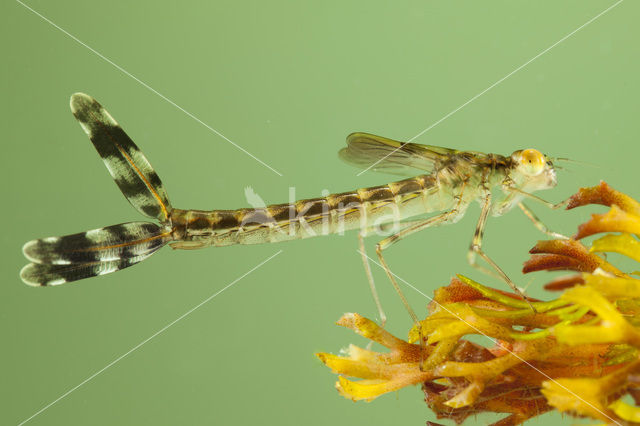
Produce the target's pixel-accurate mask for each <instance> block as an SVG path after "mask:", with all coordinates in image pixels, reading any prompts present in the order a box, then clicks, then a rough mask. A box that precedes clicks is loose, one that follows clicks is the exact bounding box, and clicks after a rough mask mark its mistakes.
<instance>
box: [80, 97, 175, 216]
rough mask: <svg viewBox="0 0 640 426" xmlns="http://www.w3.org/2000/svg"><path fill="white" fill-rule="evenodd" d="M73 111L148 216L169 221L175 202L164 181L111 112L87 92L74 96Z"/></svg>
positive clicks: (117, 178) (115, 175)
mask: <svg viewBox="0 0 640 426" xmlns="http://www.w3.org/2000/svg"><path fill="white" fill-rule="evenodd" d="M71 112H72V113H73V115H74V116H75V117H76V119H77V120H78V122H79V123H80V125H81V126H82V128H83V129H84V131H85V132H86V134H87V135H88V136H89V139H91V142H93V145H94V146H95V148H96V150H97V151H98V153H99V154H100V156H101V157H102V160H103V161H104V163H105V165H106V166H107V168H108V169H109V173H111V176H112V177H113V179H114V180H115V181H116V184H117V185H118V187H119V188H120V190H121V191H122V193H123V194H124V196H125V197H126V198H127V200H129V202H130V203H131V205H133V207H135V208H136V209H137V210H138V211H140V212H141V213H142V214H144V215H146V216H149V217H151V218H154V219H158V220H159V221H161V222H167V221H168V219H169V214H170V212H171V205H170V203H169V197H168V196H167V192H166V190H165V189H164V186H163V185H162V181H160V178H159V177H158V175H157V174H156V172H155V171H154V170H153V167H151V164H150V163H149V161H148V160H147V158H146V157H145V156H144V154H143V153H142V152H141V151H140V149H139V148H138V147H137V146H136V144H135V143H134V142H133V141H132V140H131V138H130V137H129V136H127V134H126V133H125V132H124V130H122V128H121V127H120V126H119V125H118V123H117V122H116V120H114V119H113V117H112V116H111V114H109V113H108V112H107V111H106V110H105V109H104V108H103V107H102V105H100V104H99V103H98V101H96V100H95V99H93V98H92V97H91V96H89V95H86V94H84V93H75V94H73V95H72V96H71Z"/></svg>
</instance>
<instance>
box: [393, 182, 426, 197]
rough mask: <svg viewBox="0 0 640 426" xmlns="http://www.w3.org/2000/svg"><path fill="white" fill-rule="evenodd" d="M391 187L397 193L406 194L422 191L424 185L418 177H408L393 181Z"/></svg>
mask: <svg viewBox="0 0 640 426" xmlns="http://www.w3.org/2000/svg"><path fill="white" fill-rule="evenodd" d="M389 187H391V189H392V190H393V192H395V193H396V195H405V194H410V193H413V192H420V191H422V189H423V186H422V185H421V184H420V181H419V180H418V179H406V180H401V181H399V182H392V183H390V184H389Z"/></svg>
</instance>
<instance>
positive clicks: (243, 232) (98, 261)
mask: <svg viewBox="0 0 640 426" xmlns="http://www.w3.org/2000/svg"><path fill="white" fill-rule="evenodd" d="M71 111H72V112H73V115H74V116H75V117H76V119H77V120H78V121H79V122H80V125H81V126H82V128H83V129H84V131H85V132H86V133H87V135H88V136H89V138H90V139H91V141H92V142H93V145H94V146H95V148H96V149H97V151H98V153H99V154H100V156H101V157H102V159H103V161H104V163H105V164H106V166H107V168H108V169H109V172H110V173H111V176H112V177H113V178H114V180H115V182H116V184H117V185H118V187H119V188H120V190H121V191H122V193H123V194H124V196H125V197H126V198H127V199H128V200H129V202H130V203H131V204H132V205H133V207H135V208H136V209H137V210H138V211H139V212H140V213H142V214H144V215H145V216H148V217H150V218H153V219H156V220H157V221H158V222H159V223H150V222H128V223H123V224H119V225H113V226H108V227H106V228H99V229H94V230H91V231H86V232H81V233H78V234H73V235H67V236H63V237H49V238H43V239H39V240H33V241H30V242H28V243H26V244H25V245H24V248H23V252H24V255H25V256H26V257H27V258H28V259H29V260H30V261H31V262H32V263H29V264H28V265H26V266H25V267H24V268H23V269H22V271H21V272H20V276H21V278H22V280H23V281H24V282H25V283H27V284H29V285H33V286H51V285H58V284H62V283H66V282H70V281H76V280H80V279H83V278H89V277H93V276H97V275H103V274H107V273H111V272H115V271H118V270H120V269H124V268H126V267H128V266H131V265H134V264H136V263H138V262H140V261H142V260H144V259H146V258H147V257H149V256H151V255H152V254H153V253H155V252H156V251H157V250H158V249H160V248H161V247H162V246H164V245H165V244H169V245H170V246H171V247H173V248H174V249H195V248H201V247H207V246H226V245H232V244H259V243H276V242H281V241H288V240H293V239H299V238H306V237H311V236H316V235H327V234H334V233H339V232H342V231H347V230H352V229H359V230H360V233H359V238H360V248H361V253H362V255H363V260H364V262H365V269H366V271H367V275H368V278H369V282H370V285H371V289H372V292H373V295H374V298H375V301H376V304H377V306H378V310H379V314H380V319H381V321H382V322H383V323H384V321H385V315H384V312H383V311H382V308H381V306H380V301H379V299H378V296H377V294H376V291H375V285H374V283H373V278H372V276H371V272H370V269H369V265H368V262H367V258H366V255H365V254H364V245H363V237H364V236H365V235H366V234H367V233H368V232H369V231H371V229H372V228H373V227H387V228H389V227H391V228H392V229H393V230H394V232H395V233H393V234H392V235H390V236H388V237H386V238H384V239H383V240H382V241H380V242H379V243H378V244H377V246H376V252H377V255H378V258H379V259H380V263H381V264H382V265H383V267H384V269H385V271H386V272H387V275H388V277H389V279H390V280H391V282H392V284H393V286H394V287H395V289H396V291H397V292H398V294H399V295H400V297H401V298H402V301H403V303H404V304H405V306H406V308H407V310H408V311H409V313H410V315H411V317H412V319H413V320H414V321H415V322H417V321H418V317H417V316H416V315H415V313H414V312H413V310H412V309H411V307H410V306H409V304H408V302H407V300H406V298H405V297H404V295H403V294H402V291H401V290H400V288H399V286H398V284H397V283H396V280H395V278H394V276H393V274H392V273H391V271H390V269H389V267H388V266H387V263H386V261H385V259H384V256H383V251H384V250H385V249H387V248H388V247H390V246H391V245H392V244H394V243H395V242H397V241H399V240H401V239H402V238H405V237H407V236H408V235H410V234H413V233H415V232H418V231H420V230H422V229H425V228H428V227H431V226H436V225H442V224H445V223H454V222H456V221H458V220H459V219H460V218H461V217H462V215H463V214H464V212H465V211H466V209H467V207H468V206H469V204H470V203H471V202H472V201H474V200H477V201H479V202H480V203H481V205H482V211H481V214H480V219H479V220H478V224H477V227H476V232H475V235H474V237H473V241H472V243H471V248H470V250H469V256H468V257H469V262H470V263H471V264H472V265H474V266H476V267H479V266H478V265H477V264H476V256H480V257H482V258H483V259H484V260H485V261H486V262H487V263H488V264H489V265H490V266H491V268H492V271H493V272H494V273H495V274H497V275H498V276H499V277H500V278H502V279H503V280H504V281H505V282H507V283H508V284H509V285H510V286H511V287H512V288H513V289H514V290H516V291H518V292H519V290H518V289H517V287H516V286H515V284H514V283H513V282H512V281H511V280H510V279H509V278H508V277H507V275H506V274H505V273H504V272H503V271H502V270H501V269H500V268H499V267H498V266H497V265H496V263H495V262H493V261H492V260H491V259H490V258H489V257H488V256H487V255H486V254H485V253H484V251H483V250H482V235H483V229H484V225H485V223H486V220H487V217H488V215H489V214H493V215H496V216H497V215H501V214H503V213H505V212H506V211H508V210H510V209H511V208H512V207H514V206H516V205H518V206H519V207H520V208H521V209H522V210H523V211H524V212H525V214H526V215H527V216H528V217H529V218H530V219H531V220H532V221H533V222H534V224H535V225H536V226H537V227H538V228H539V229H540V230H541V231H543V232H545V233H547V234H550V235H553V236H557V234H555V233H552V232H550V231H549V230H548V229H547V228H546V227H545V226H544V225H543V224H542V223H541V222H540V221H539V220H538V219H537V218H536V216H535V215H534V214H533V213H532V212H531V211H530V210H529V209H528V208H527V207H526V206H525V205H524V204H523V203H522V200H523V199H524V198H530V199H534V200H537V201H540V202H543V203H544V204H546V205H548V206H549V207H552V208H555V207H559V206H561V205H563V203H560V204H555V205H554V204H551V203H548V202H546V201H544V200H542V199H540V198H538V197H536V196H535V195H532V194H531V193H532V192H533V191H537V190H541V189H547V188H551V187H553V186H555V185H556V174H555V169H554V166H553V164H552V162H551V160H550V159H548V158H547V157H545V156H544V155H543V154H542V153H540V152H539V151H537V150H535V149H525V150H519V151H516V152H514V153H513V154H512V155H511V156H509V157H504V156H501V155H496V154H483V153H479V152H469V151H457V150H454V149H448V148H441V147H435V146H428V145H419V144H414V143H402V142H398V141H394V140H391V139H387V138H383V137H380V136H374V135H370V134H366V133H353V134H351V135H350V136H349V137H348V139H347V144H348V146H347V147H346V148H344V149H343V150H342V151H340V156H341V157H342V158H343V159H344V160H346V161H348V162H350V163H354V164H356V165H359V166H364V167H371V165H372V164H374V167H373V169H374V170H382V171H387V172H394V173H402V174H405V175H406V174H410V175H415V174H416V173H419V174H418V175H417V176H415V177H412V178H409V179H405V180H400V181H397V182H392V183H389V184H386V185H382V186H377V187H371V188H362V189H357V190H355V191H351V192H345V193H341V194H333V195H328V196H326V197H323V198H314V199H307V200H301V201H297V202H295V203H289V204H277V205H271V206H267V207H264V208H243V209H238V210H212V211H204V210H181V209H175V208H173V207H171V204H170V203H169V198H168V197H167V193H166V191H165V188H164V186H163V184H162V182H161V181H160V178H159V177H158V175H157V174H156V172H155V171H154V170H153V168H152V167H151V164H150V163H149V162H148V161H147V159H146V157H145V156H144V155H143V154H142V152H141V151H140V150H139V149H138V147H137V146H136V145H135V144H134V143H133V141H132V140H131V139H130V138H129V137H128V136H127V134H126V133H125V132H124V131H123V130H122V129H121V128H120V126H119V125H118V123H117V122H116V121H115V120H114V119H113V117H111V115H110V114H109V113H108V112H107V111H106V110H105V109H104V108H103V107H102V106H101V105H100V104H99V103H98V102H97V101H96V100H95V99H93V98H92V97H90V96H88V95H85V94H82V93H76V94H74V95H73V96H72V97H71ZM493 188H496V189H498V191H497V192H498V193H499V195H498V196H497V197H496V198H494V197H493V196H492V192H491V190H492V189H493ZM433 212H441V213H439V214H437V215H436V216H432V217H429V218H420V215H423V214H427V213H433ZM522 296H523V297H524V295H522Z"/></svg>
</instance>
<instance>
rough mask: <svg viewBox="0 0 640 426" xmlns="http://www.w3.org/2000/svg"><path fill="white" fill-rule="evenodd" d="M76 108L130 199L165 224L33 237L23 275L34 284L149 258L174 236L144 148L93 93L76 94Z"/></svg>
mask: <svg viewBox="0 0 640 426" xmlns="http://www.w3.org/2000/svg"><path fill="white" fill-rule="evenodd" d="M71 111H72V112H73V115H74V116H75V118H76V119H77V120H78V122H79V123H80V125H81V126H82V128H83V129H84V131H85V132H86V134H87V135H88V136H89V138H90V139H91V142H93V145H94V146H95V148H96V150H97V151H98V153H99V154H100V156H101V157H102V160H103V161H104V163H105V165H106V166H107V169H109V172H110V173H111V176H112V177H113V179H114V180H115V182H116V184H117V185H118V187H119V188H120V190H121V191H122V193H123V194H124V196H125V197H126V198H127V200H129V202H130V203H131V205H133V207H135V208H136V209H137V210H138V211H139V212H140V213H142V214H144V215H145V216H148V217H151V218H154V219H157V220H158V221H160V222H161V224H155V223H148V222H129V223H123V224H120V225H113V226H108V227H105V228H99V229H93V230H91V231H86V232H81V233H78V234H73V235H67V236H63V237H48V238H42V239H38V240H33V241H29V242H28V243H26V244H25V245H24V247H23V249H22V250H23V253H24V255H25V257H27V259H29V260H30V261H31V262H32V263H30V264H28V265H26V266H25V267H24V268H22V271H21V272H20V277H21V278H22V280H23V281H24V282H25V283H26V284H28V285H32V286H48V285H57V284H63V283H65V282H70V281H76V280H81V279H83V278H89V277H93V276H97V275H103V274H108V273H110V272H115V271H118V270H120V269H124V268H126V267H129V266H131V265H134V264H136V263H138V262H140V261H142V260H144V259H146V258H147V257H149V256H151V255H152V254H153V253H155V252H156V251H157V250H159V249H160V248H161V247H162V246H164V245H165V244H166V243H168V242H169V241H171V240H172V238H171V225H170V219H169V217H170V213H171V205H170V203H169V198H168V197H167V193H166V191H165V189H164V186H163V185H162V182H161V181H160V178H159V177H158V175H157V174H156V173H155V171H154V170H153V168H152V167H151V164H150V163H149V161H148V160H147V159H146V157H145V156H144V154H142V152H141V151H140V149H139V148H138V147H137V146H136V144H135V143H134V142H133V141H132V140H131V138H129V136H127V134H126V133H125V132H124V131H123V130H122V128H121V127H120V126H119V125H118V123H117V122H116V121H115V120H114V119H113V117H111V115H110V114H109V113H108V112H107V111H106V110H105V109H104V108H103V107H102V106H101V105H100V104H99V103H98V102H97V101H96V100H95V99H93V98H92V97H90V96H88V95H85V94H83V93H76V94H74V95H73V96H71Z"/></svg>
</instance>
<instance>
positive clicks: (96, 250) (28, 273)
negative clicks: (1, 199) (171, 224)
mask: <svg viewBox="0 0 640 426" xmlns="http://www.w3.org/2000/svg"><path fill="white" fill-rule="evenodd" d="M169 241H171V230H169V229H167V228H165V227H163V226H160V225H156V224H154V223H147V222H129V223H122V224H120V225H113V226H108V227H106V228H100V229H93V230H91V231H87V232H81V233H78V234H73V235H66V236H63V237H49V238H42V239H38V240H33V241H29V242H28V243H26V244H25V245H24V247H23V249H22V250H23V252H24V255H25V256H26V257H27V258H28V259H29V260H30V261H31V262H32V263H30V264H28V265H27V266H25V267H24V268H22V271H20V277H21V278H22V280H23V281H24V282H25V283H26V284H28V285H32V286H38V287H39V286H50V285H57V284H63V283H66V282H70V281H76V280H80V279H83V278H89V277H94V276H96V275H104V274H108V273H111V272H115V271H118V270H120V269H124V268H126V267H129V266H131V265H134V264H136V263H138V262H140V261H142V260H144V259H146V258H147V257H149V256H151V255H152V254H153V253H155V252H156V251H157V250H158V249H160V248H161V247H162V246H164V245H165V244H166V243H167V242H169Z"/></svg>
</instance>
